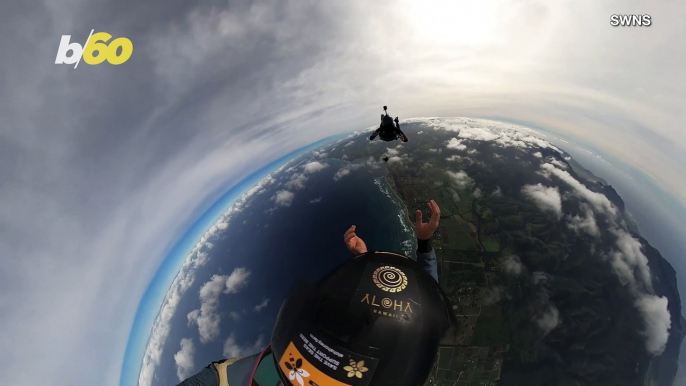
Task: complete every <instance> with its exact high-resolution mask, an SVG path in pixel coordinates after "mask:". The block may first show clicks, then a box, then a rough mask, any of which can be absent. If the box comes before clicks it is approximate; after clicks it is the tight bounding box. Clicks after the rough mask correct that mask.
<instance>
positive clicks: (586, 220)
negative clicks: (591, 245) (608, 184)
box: [567, 204, 600, 237]
mask: <svg viewBox="0 0 686 386" xmlns="http://www.w3.org/2000/svg"><path fill="white" fill-rule="evenodd" d="M582 211H583V212H584V216H583V217H581V216H579V215H574V216H571V215H569V216H567V220H568V222H567V227H568V228H569V229H571V230H573V231H575V232H576V233H577V234H578V233H581V232H585V233H587V234H589V235H591V236H594V237H600V229H599V228H598V224H597V223H596V219H595V216H594V215H593V211H592V210H591V208H589V207H588V205H585V204H583V205H582Z"/></svg>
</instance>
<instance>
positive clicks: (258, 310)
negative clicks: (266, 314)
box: [253, 298, 269, 312]
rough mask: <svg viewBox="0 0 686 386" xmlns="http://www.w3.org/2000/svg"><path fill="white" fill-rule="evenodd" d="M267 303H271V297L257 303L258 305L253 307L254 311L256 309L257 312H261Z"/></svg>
mask: <svg viewBox="0 0 686 386" xmlns="http://www.w3.org/2000/svg"><path fill="white" fill-rule="evenodd" d="M267 304H269V299H267V298H265V299H264V300H262V302H261V303H260V304H257V305H256V306H255V307H254V308H253V311H255V312H260V311H262V309H264V308H265V307H267Z"/></svg>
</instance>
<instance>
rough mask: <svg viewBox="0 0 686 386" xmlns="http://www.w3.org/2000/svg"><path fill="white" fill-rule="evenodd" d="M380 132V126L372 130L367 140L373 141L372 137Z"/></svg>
mask: <svg viewBox="0 0 686 386" xmlns="http://www.w3.org/2000/svg"><path fill="white" fill-rule="evenodd" d="M380 132H381V128H380V127H379V128H378V129H376V130H374V132H373V133H372V135H371V136H370V137H369V140H370V141H373V140H374V138H376V136H377V135H379V133H380Z"/></svg>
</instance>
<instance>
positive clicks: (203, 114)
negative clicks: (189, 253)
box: [0, 0, 686, 385]
mask: <svg viewBox="0 0 686 386" xmlns="http://www.w3.org/2000/svg"><path fill="white" fill-rule="evenodd" d="M636 13H638V14H649V15H651V18H652V25H651V26H650V27H612V26H611V25H610V15H612V14H636ZM685 19H686V5H684V4H683V2H679V1H667V0H665V1H661V2H647V1H603V2H597V1H590V0H582V1H558V2H554V4H553V3H551V2H549V1H545V0H539V1H536V0H531V1H527V0H519V1H513V0H495V1H489V0H484V1H480V2H473V1H449V0H444V1H386V2H374V3H371V2H362V1H346V2H332V1H326V2H319V1H278V2H276V1H274V2H261V1H257V2H249V1H228V2H227V1H221V2H220V1H204V2H197V3H196V2H186V1H175V0H172V1H165V2H161V1H146V2H136V1H129V0H124V1H116V2H115V1H89V2H85V1H81V0H51V1H35V2H27V1H20V0H9V1H3V2H2V4H0V31H1V33H0V48H1V49H2V52H3V53H4V54H3V55H2V56H0V102H1V103H0V264H1V267H2V268H1V269H0V346H1V347H10V348H11V349H10V350H3V352H2V353H0V383H2V384H37V383H38V382H41V381H42V380H43V379H44V374H51V379H52V380H53V383H55V384H58V385H62V384H64V385H82V384H107V385H114V384H117V383H118V380H119V373H120V370H121V365H122V360H123V359H122V358H123V354H124V350H125V348H126V343H127V338H128V334H129V332H130V329H131V326H132V323H133V319H134V316H135V313H136V309H137V306H138V304H139V302H140V299H141V297H142V296H143V294H144V292H145V290H146V288H147V286H148V284H149V283H150V281H151V279H152V278H153V277H154V275H155V273H156V271H157V269H158V268H159V267H160V264H161V263H162V261H163V259H164V257H165V256H166V255H167V254H168V252H169V251H170V250H171V248H172V246H173V245H175V243H176V242H178V241H179V239H180V238H181V237H182V236H183V235H184V234H185V233H186V231H187V230H188V229H189V227H190V226H191V225H192V224H194V223H195V221H196V220H198V218H199V217H200V216H201V215H202V213H204V212H205V211H206V210H207V209H208V208H209V207H210V206H211V205H212V203H214V202H215V201H216V200H217V199H218V198H220V197H222V196H223V194H224V193H226V192H227V191H228V190H229V189H230V188H231V187H232V186H233V185H235V184H236V183H238V182H239V181H241V180H242V179H243V178H245V177H246V176H248V175H250V174H251V173H252V172H254V171H256V170H259V169H261V168H262V167H263V166H265V165H267V164H269V163H270V162H272V161H274V160H276V159H278V158H280V157H282V156H284V155H286V154H288V153H290V152H292V151H294V150H296V149H299V148H301V147H303V146H305V145H307V144H310V143H312V142H315V141H317V140H320V139H322V138H325V137H328V136H330V135H334V134H338V133H342V132H346V131H352V130H360V129H363V128H367V127H370V126H372V125H374V124H376V123H377V121H378V115H379V113H380V112H381V109H380V108H381V106H382V105H388V106H389V111H390V113H391V114H393V115H398V116H400V118H401V119H404V118H409V117H419V116H470V117H481V116H499V117H504V118H508V119H512V120H519V121H526V122H531V123H532V124H535V125H538V126H540V127H544V128H546V129H549V130H552V131H558V132H561V133H564V134H565V135H567V136H568V137H569V138H575V139H578V140H579V141H582V142H586V143H592V144H593V145H594V146H595V147H596V148H598V149H600V150H602V151H603V152H606V153H607V154H609V155H611V156H613V157H615V158H617V159H619V160H621V161H622V162H625V163H627V164H629V165H631V166H633V167H636V168H637V169H639V170H641V171H642V172H644V173H645V174H646V175H648V176H649V177H650V178H652V179H653V180H654V181H656V182H657V184H658V185H659V186H660V187H661V188H662V189H664V190H665V191H667V192H670V193H671V194H673V196H674V198H675V200H676V202H678V203H679V204H680V205H682V206H684V205H686V189H683V187H684V186H686V136H685V135H683V133H682V132H681V130H682V128H683V127H684V121H685V120H686V119H685V118H686V117H685V114H686V111H685V110H684V109H683V106H684V105H686V93H685V92H684V91H683V87H682V85H683V84H685V83H686V70H685V69H686V46H684V45H683V44H682V41H683V36H684V33H685V32H686V23H684V22H683V20H685ZM91 29H95V32H99V31H104V32H108V33H110V34H111V35H113V36H114V37H122V36H123V37H127V38H129V39H130V40H131V41H132V43H133V46H134V51H133V54H132V56H131V58H130V59H129V60H128V61H127V62H125V63H124V64H121V65H119V66H113V65H110V64H108V63H103V64H101V65H97V66H90V65H87V64H85V63H82V64H81V65H79V66H78V68H76V69H74V68H72V66H68V65H57V64H54V61H55V55H56V53H57V48H58V45H59V42H60V38H61V36H62V35H68V34H69V35H72V41H78V42H80V43H83V42H85V40H86V38H87V37H88V34H89V32H90V31H91ZM620 194H621V192H620ZM36 362H40V363H41V366H42V367H43V371H41V372H39V373H36V372H35V371H33V368H34V363H36ZM75 367H77V368H78V369H79V371H74V368H75Z"/></svg>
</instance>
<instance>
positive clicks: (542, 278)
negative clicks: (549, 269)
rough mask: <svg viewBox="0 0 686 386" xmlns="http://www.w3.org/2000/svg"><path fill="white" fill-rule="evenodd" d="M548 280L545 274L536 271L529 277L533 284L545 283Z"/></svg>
mask: <svg viewBox="0 0 686 386" xmlns="http://www.w3.org/2000/svg"><path fill="white" fill-rule="evenodd" d="M549 279H550V277H549V276H548V274H547V273H545V272H541V271H536V272H534V273H533V274H532V275H531V281H532V282H533V283H534V284H538V283H545V282H547V281H548V280H549Z"/></svg>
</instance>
